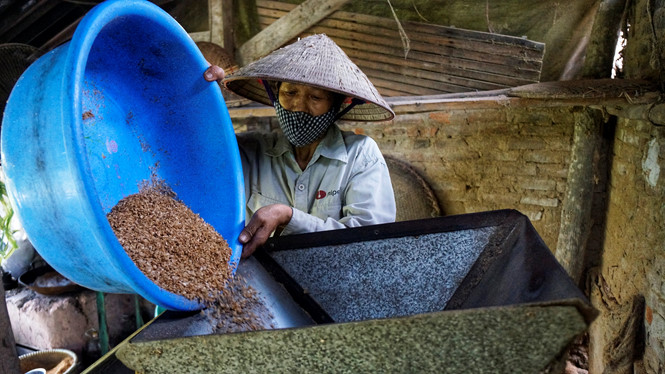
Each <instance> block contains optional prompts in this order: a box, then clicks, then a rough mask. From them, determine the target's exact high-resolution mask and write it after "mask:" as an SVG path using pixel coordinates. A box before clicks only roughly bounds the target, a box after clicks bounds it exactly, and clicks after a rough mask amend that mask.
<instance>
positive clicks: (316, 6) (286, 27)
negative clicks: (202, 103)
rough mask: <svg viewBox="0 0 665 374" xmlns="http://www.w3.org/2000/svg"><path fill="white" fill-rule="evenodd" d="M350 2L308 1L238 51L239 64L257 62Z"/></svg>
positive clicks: (343, 0)
mask: <svg viewBox="0 0 665 374" xmlns="http://www.w3.org/2000/svg"><path fill="white" fill-rule="evenodd" d="M348 1H349V0H307V1H305V2H303V3H302V4H300V5H298V6H297V7H296V8H295V9H293V10H292V11H291V12H289V13H288V14H287V15H286V16H284V17H282V18H280V19H278V20H277V21H275V22H274V23H273V24H271V25H270V26H268V27H267V28H265V29H263V30H262V31H261V32H260V33H258V34H256V35H255V36H254V37H253V38H252V39H250V40H249V41H247V42H246V43H245V44H243V45H242V47H240V49H239V50H238V56H237V58H238V63H239V64H240V65H241V66H242V65H246V64H248V63H250V62H252V61H254V60H257V59H259V58H261V57H263V56H265V55H267V54H268V53H270V52H272V51H274V50H275V49H277V48H279V47H281V46H282V45H284V43H286V42H288V41H289V40H291V39H293V38H295V37H296V36H298V34H300V33H302V32H303V31H305V30H307V29H308V28H310V27H312V26H313V25H315V24H316V23H317V22H319V21H320V20H322V19H323V18H325V17H327V16H328V15H329V14H331V13H333V12H334V11H336V10H337V9H339V8H340V7H341V6H342V5H344V4H346V3H347V2H348Z"/></svg>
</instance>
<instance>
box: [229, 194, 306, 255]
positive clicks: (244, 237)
mask: <svg viewBox="0 0 665 374" xmlns="http://www.w3.org/2000/svg"><path fill="white" fill-rule="evenodd" d="M292 216H293V209H292V208H291V207H290V206H288V205H284V204H272V205H266V206H264V207H262V208H260V209H259V210H257V211H256V213H254V215H253V216H252V219H250V220H249V223H248V224H247V226H245V228H244V229H243V230H242V231H241V232H240V236H239V237H238V240H239V241H240V243H242V244H243V247H242V256H241V258H247V257H249V256H251V255H252V253H254V251H255V250H256V248H258V247H260V246H262V245H263V244H265V242H266V241H267V240H268V238H270V234H272V233H273V232H274V231H275V230H276V229H277V228H278V227H279V226H282V225H286V224H288V223H289V221H291V217H292Z"/></svg>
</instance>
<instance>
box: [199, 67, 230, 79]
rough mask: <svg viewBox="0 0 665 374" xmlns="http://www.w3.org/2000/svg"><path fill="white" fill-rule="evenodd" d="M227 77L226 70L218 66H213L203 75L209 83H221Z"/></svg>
mask: <svg viewBox="0 0 665 374" xmlns="http://www.w3.org/2000/svg"><path fill="white" fill-rule="evenodd" d="M225 75H226V73H224V69H222V68H220V67H219V66H217V65H211V66H210V67H209V68H207V69H206V71H205V72H204V73H203V78H205V80H207V81H208V82H214V81H221V80H222V79H224V76H225Z"/></svg>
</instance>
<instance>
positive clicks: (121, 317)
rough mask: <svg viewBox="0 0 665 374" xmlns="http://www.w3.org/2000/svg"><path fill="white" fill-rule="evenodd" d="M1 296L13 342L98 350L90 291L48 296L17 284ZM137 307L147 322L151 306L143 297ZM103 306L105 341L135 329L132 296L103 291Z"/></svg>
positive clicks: (115, 341) (82, 352)
mask: <svg viewBox="0 0 665 374" xmlns="http://www.w3.org/2000/svg"><path fill="white" fill-rule="evenodd" d="M5 298H6V300H7V310H8V312H9V319H10V321H11V325H12V331H13V333H14V339H15V340H16V343H17V344H20V345H23V346H26V347H28V348H32V349H36V350H44V349H53V348H64V349H69V350H72V351H74V352H76V354H77V355H79V356H81V355H83V356H86V355H95V354H98V353H99V335H98V332H99V322H98V314H97V299H96V294H95V292H94V291H90V290H83V291H80V292H73V293H67V294H63V295H53V296H49V295H41V294H38V293H36V292H34V291H32V290H31V289H29V288H26V287H19V288H16V289H13V290H9V291H7V292H6V293H5ZM141 306H142V308H141V313H142V318H144V320H146V321H147V319H148V318H151V317H152V316H151V314H150V313H151V312H152V311H153V310H154V306H153V305H152V304H150V303H148V302H146V301H144V300H142V302H141ZM105 307H106V319H107V325H108V333H109V342H110V344H111V345H115V344H118V343H120V342H121V341H122V340H123V339H124V338H126V337H127V336H129V335H130V334H131V333H132V332H134V331H136V329H137V326H136V317H135V304H134V295H126V294H105ZM152 313H154V312H152Z"/></svg>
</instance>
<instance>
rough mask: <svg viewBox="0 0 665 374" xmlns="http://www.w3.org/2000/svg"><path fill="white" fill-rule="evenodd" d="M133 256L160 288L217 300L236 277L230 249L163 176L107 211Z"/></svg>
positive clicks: (109, 219)
mask: <svg viewBox="0 0 665 374" xmlns="http://www.w3.org/2000/svg"><path fill="white" fill-rule="evenodd" d="M107 218H108V221H109V223H110V224H111V227H112V228H113V231H114V232H115V235H116V237H117V238H118V240H119V241H120V244H121V245H122V246H123V248H124V249H125V251H126V252H127V254H128V255H129V257H130V258H131V259H132V261H134V263H135V264H136V266H138V268H139V269H140V270H141V271H142V272H143V273H144V274H145V275H146V276H147V277H148V278H149V279H150V280H152V281H153V282H154V283H155V284H157V285H158V286H159V287H161V288H163V289H165V290H167V291H170V292H172V293H175V294H178V295H182V296H184V297H186V298H188V299H190V300H197V301H204V302H205V301H212V300H215V299H216V298H217V295H218V294H219V292H220V291H222V290H224V288H225V286H226V284H227V283H228V281H229V279H230V277H231V269H230V268H229V265H228V263H229V259H230V257H231V249H230V248H229V245H228V244H227V242H226V241H225V240H224V238H222V236H221V235H219V234H218V233H217V232H216V231H215V229H214V228H213V227H212V226H210V225H209V224H208V223H206V222H205V221H204V220H203V219H202V218H201V217H199V216H198V215H197V214H195V213H194V212H192V211H191V210H190V209H189V208H188V207H187V206H186V205H185V204H183V203H182V202H181V201H179V200H178V199H177V197H176V195H175V193H174V192H173V191H172V190H171V189H170V188H169V187H168V186H167V185H166V184H165V183H163V181H159V180H153V181H152V182H150V183H144V184H143V185H142V186H141V188H140V191H139V193H137V194H134V195H130V196H127V197H125V198H124V199H122V200H120V201H119V202H118V204H117V205H116V206H115V207H113V209H111V211H110V212H109V213H108V215H107Z"/></svg>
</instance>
